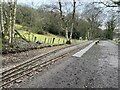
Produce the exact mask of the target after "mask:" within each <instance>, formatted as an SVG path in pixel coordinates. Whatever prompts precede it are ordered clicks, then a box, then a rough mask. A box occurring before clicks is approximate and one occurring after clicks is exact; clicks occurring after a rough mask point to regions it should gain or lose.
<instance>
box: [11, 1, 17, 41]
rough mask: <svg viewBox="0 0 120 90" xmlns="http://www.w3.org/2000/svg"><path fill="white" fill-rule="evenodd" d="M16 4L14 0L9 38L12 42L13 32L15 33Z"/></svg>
mask: <svg viewBox="0 0 120 90" xmlns="http://www.w3.org/2000/svg"><path fill="white" fill-rule="evenodd" d="M16 6H17V0H14V4H13V15H12V28H11V34H12V35H11V39H12V43H13V39H14V34H15V31H14V29H15V20H16Z"/></svg>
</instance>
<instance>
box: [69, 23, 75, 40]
mask: <svg viewBox="0 0 120 90" xmlns="http://www.w3.org/2000/svg"><path fill="white" fill-rule="evenodd" d="M73 28H74V23H72V27H71V33H70V40H71V39H72V34H73Z"/></svg>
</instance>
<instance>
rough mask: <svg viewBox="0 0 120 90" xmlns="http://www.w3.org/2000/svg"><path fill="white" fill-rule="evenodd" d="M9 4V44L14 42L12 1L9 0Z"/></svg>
mask: <svg viewBox="0 0 120 90" xmlns="http://www.w3.org/2000/svg"><path fill="white" fill-rule="evenodd" d="M8 6H9V23H8V25H9V28H8V31H9V41H8V42H9V44H12V2H11V1H9V0H8Z"/></svg>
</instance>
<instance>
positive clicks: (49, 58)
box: [0, 42, 91, 88]
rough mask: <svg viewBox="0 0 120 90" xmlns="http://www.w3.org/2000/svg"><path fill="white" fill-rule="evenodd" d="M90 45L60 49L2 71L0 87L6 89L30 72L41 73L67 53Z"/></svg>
mask: <svg viewBox="0 0 120 90" xmlns="http://www.w3.org/2000/svg"><path fill="white" fill-rule="evenodd" d="M90 43H91V42H86V43H84V44H81V45H80V44H75V45H71V46H67V47H64V48H61V49H57V50H54V51H51V52H48V53H45V54H43V55H40V56H36V57H34V58H32V59H29V60H28V61H26V62H23V63H22V64H19V65H17V66H15V67H13V68H11V69H8V70H6V71H3V72H2V73H1V75H2V77H0V79H1V81H0V82H1V83H2V85H0V87H2V88H5V87H8V86H10V84H11V83H16V82H17V80H19V79H20V78H23V77H24V76H29V75H30V74H31V73H32V72H41V71H42V70H43V68H44V67H46V66H48V65H50V64H53V63H55V62H56V61H57V60H59V59H60V58H63V57H65V56H66V55H68V54H69V52H72V51H73V50H76V49H78V48H79V47H82V46H86V45H88V44H90ZM65 50H66V51H65ZM64 51H65V52H64ZM58 53H61V54H58ZM53 55H54V57H53Z"/></svg>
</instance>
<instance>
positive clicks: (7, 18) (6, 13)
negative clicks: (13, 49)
mask: <svg viewBox="0 0 120 90" xmlns="http://www.w3.org/2000/svg"><path fill="white" fill-rule="evenodd" d="M16 5H17V0H14V1H12V0H8V1H7V2H5V0H3V1H1V7H0V8H1V29H2V33H3V34H4V35H8V37H9V38H8V43H9V44H10V45H12V44H13V38H14V26H15V20H16Z"/></svg>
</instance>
